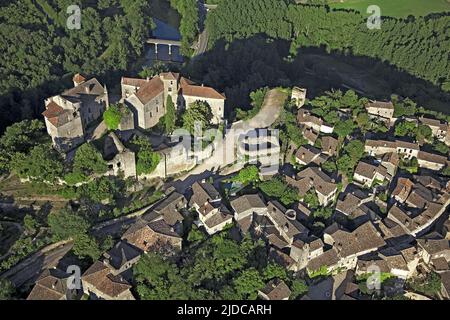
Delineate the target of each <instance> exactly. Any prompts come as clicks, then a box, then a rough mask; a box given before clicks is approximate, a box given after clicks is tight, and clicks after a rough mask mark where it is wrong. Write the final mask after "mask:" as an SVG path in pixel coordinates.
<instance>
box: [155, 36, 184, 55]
mask: <svg viewBox="0 0 450 320" xmlns="http://www.w3.org/2000/svg"><path fill="white" fill-rule="evenodd" d="M146 42H147V43H149V44H154V45H155V53H156V54H158V45H165V46H169V54H170V55H172V46H175V47H181V41H179V40H164V39H156V38H151V39H148V40H147V41H146Z"/></svg>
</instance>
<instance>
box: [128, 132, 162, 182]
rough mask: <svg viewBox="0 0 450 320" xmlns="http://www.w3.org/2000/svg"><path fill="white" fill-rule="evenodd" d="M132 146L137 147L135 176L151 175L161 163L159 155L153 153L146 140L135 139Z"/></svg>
mask: <svg viewBox="0 0 450 320" xmlns="http://www.w3.org/2000/svg"><path fill="white" fill-rule="evenodd" d="M133 144H134V145H136V146H138V152H137V161H136V171H137V174H138V175H141V174H150V173H152V172H153V171H154V170H155V169H156V167H157V166H158V164H159V162H160V161H161V156H160V155H159V153H157V152H154V151H153V148H152V145H151V144H150V142H149V141H148V140H147V139H146V138H142V137H136V138H135V139H134V140H133Z"/></svg>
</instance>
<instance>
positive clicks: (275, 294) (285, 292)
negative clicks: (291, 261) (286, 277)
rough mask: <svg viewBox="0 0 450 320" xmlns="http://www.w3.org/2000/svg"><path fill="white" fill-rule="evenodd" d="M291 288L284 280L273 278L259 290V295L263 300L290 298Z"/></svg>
mask: <svg viewBox="0 0 450 320" xmlns="http://www.w3.org/2000/svg"><path fill="white" fill-rule="evenodd" d="M290 295H291V290H290V289H289V287H288V286H287V285H286V283H285V282H284V281H283V280H280V279H277V278H276V279H272V280H270V281H269V282H268V283H267V284H266V286H265V287H264V288H262V289H261V290H258V296H259V297H261V298H262V299H263V300H289V296H290Z"/></svg>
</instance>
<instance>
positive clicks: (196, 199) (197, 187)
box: [189, 182, 220, 206]
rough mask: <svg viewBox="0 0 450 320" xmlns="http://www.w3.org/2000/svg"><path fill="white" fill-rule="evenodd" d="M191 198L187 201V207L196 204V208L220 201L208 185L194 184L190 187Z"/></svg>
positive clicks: (217, 193)
mask: <svg viewBox="0 0 450 320" xmlns="http://www.w3.org/2000/svg"><path fill="white" fill-rule="evenodd" d="M192 191H193V194H192V197H191V199H190V200H189V206H192V205H193V204H196V205H198V206H202V205H204V204H205V203H206V202H208V201H209V202H210V201H214V200H217V199H220V194H219V192H218V191H217V190H216V188H214V186H213V185H212V184H210V183H199V182H195V183H194V184H193V185H192Z"/></svg>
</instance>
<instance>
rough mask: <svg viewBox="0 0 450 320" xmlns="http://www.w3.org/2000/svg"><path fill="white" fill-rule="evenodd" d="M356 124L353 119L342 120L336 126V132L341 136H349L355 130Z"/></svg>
mask: <svg viewBox="0 0 450 320" xmlns="http://www.w3.org/2000/svg"><path fill="white" fill-rule="evenodd" d="M354 128H355V125H354V123H353V121H352V120H351V119H348V120H345V121H340V122H338V123H336V125H335V126H334V132H335V133H336V134H337V135H338V136H339V137H341V138H345V137H347V136H348V135H349V134H350V133H352V132H353V130H354Z"/></svg>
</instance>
